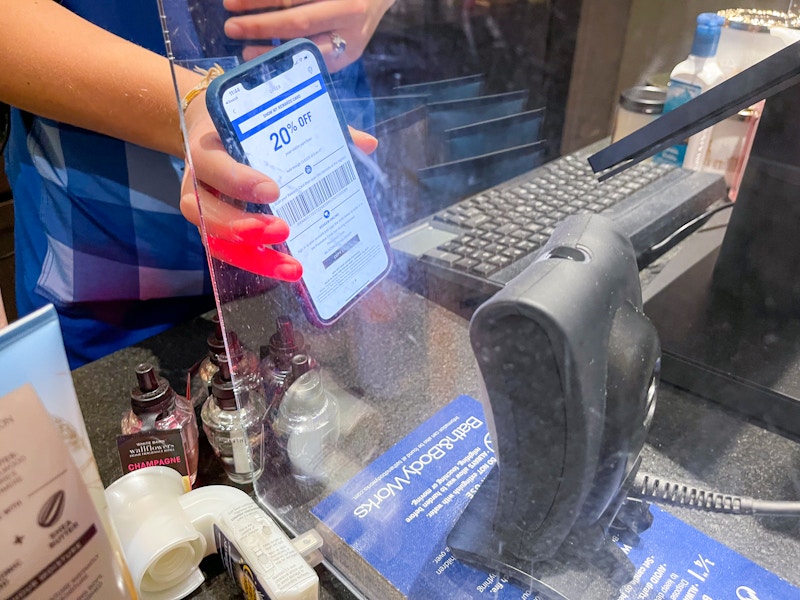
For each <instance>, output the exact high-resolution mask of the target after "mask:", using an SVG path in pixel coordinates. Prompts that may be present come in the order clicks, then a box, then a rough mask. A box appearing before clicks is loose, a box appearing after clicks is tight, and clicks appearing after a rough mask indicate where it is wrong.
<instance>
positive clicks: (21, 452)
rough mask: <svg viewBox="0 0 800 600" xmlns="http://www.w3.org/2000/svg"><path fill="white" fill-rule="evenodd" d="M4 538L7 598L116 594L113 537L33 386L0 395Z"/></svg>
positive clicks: (0, 576) (1, 583)
mask: <svg viewBox="0 0 800 600" xmlns="http://www.w3.org/2000/svg"><path fill="white" fill-rule="evenodd" d="M34 439H35V442H34V443H32V440H34ZM0 536H2V539H3V544H4V546H6V548H7V551H6V552H3V553H2V554H1V555H0V597H2V598H8V599H10V600H22V599H23V598H41V599H56V598H58V599H59V600H61V599H63V600H72V599H77V598H80V599H81V600H89V599H90V598H98V599H99V598H110V597H114V595H113V594H114V593H115V592H114V591H112V590H113V588H114V582H115V576H114V572H113V570H112V568H111V566H110V565H109V564H108V560H109V557H110V556H112V550H111V546H110V544H109V542H108V538H107V537H106V536H105V532H104V531H103V530H102V528H101V525H100V521H99V519H98V517H97V513H96V512H95V510H94V504H93V503H92V501H91V498H90V497H89V493H88V492H87V490H86V488H85V486H84V483H83V479H82V478H81V475H80V473H79V472H78V469H77V468H76V467H75V464H74V463H73V461H72V458H71V455H70V453H69V451H68V450H67V448H66V446H65V445H64V442H63V441H62V439H61V436H60V434H59V432H58V430H57V429H56V427H55V426H54V424H53V423H52V421H51V419H50V415H49V414H48V413H47V411H45V409H44V407H43V406H42V404H41V402H40V401H39V398H38V396H37V395H36V392H35V391H34V389H33V387H32V386H30V385H25V386H23V387H20V388H18V389H16V390H14V391H13V392H11V393H9V394H7V395H5V396H2V397H0Z"/></svg>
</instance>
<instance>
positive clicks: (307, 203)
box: [275, 163, 356, 227]
mask: <svg viewBox="0 0 800 600" xmlns="http://www.w3.org/2000/svg"><path fill="white" fill-rule="evenodd" d="M355 178H356V173H355V170H354V169H353V165H352V164H350V163H345V164H343V165H342V166H341V167H338V168H337V169H334V170H333V171H331V172H330V173H328V174H327V175H325V177H323V178H322V179H320V180H319V181H317V182H316V183H315V184H314V185H312V186H311V187H310V188H308V189H307V190H304V191H302V192H300V193H299V194H297V195H296V196H295V197H294V198H292V199H291V200H289V201H288V202H287V203H286V204H284V205H283V206H281V207H280V208H276V209H275V213H276V214H277V215H278V216H279V217H280V218H281V219H283V220H284V221H286V223H288V224H289V226H290V227H291V226H292V225H294V224H295V223H297V222H298V221H299V220H300V219H302V218H303V217H305V216H306V215H307V214H309V213H310V212H311V211H313V210H314V209H315V208H317V207H318V206H321V205H322V204H324V203H325V202H327V201H328V199H329V198H331V197H332V196H333V195H335V194H336V193H338V192H339V191H341V190H342V189H343V188H345V187H347V185H349V184H350V182H351V181H353V180H354V179H355Z"/></svg>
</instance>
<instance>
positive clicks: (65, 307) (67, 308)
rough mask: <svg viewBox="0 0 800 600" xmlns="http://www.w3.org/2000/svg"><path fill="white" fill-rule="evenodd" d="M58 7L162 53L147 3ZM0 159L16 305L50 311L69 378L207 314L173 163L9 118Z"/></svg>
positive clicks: (355, 73)
mask: <svg viewBox="0 0 800 600" xmlns="http://www.w3.org/2000/svg"><path fill="white" fill-rule="evenodd" d="M63 5H64V6H65V7H66V8H68V9H69V10H71V11H73V12H75V13H76V14H78V15H80V16H81V17H83V18H85V19H86V20H88V21H91V22H93V23H95V24H96V25H99V26H100V27H102V28H104V29H106V30H108V31H110V32H112V33H114V34H116V35H118V36H120V37H123V38H125V39H127V40H129V41H131V42H134V43H136V44H138V45H140V46H143V47H145V48H148V49H150V50H152V51H154V52H157V53H160V54H164V38H163V34H162V31H161V27H160V19H159V14H158V6H157V3H156V1H155V0H146V1H140V2H114V1H104V2H98V1H97V0H72V1H65V2H63ZM171 5H175V6H177V4H176V3H174V2H172V3H171ZM220 5H221V2H220ZM186 17H187V18H189V19H191V17H188V13H187V15H186ZM175 18H178V17H175ZM221 22H222V21H221V20H220V23H221ZM179 41H180V43H184V44H185V46H186V47H187V48H188V47H189V46H191V44H194V43H196V39H185V40H177V39H176V40H175V42H176V45H177V43H178V42H179ZM178 50H179V51H180V49H178ZM175 54H176V57H177V58H180V55H179V53H178V52H176V53H175ZM192 58H193V57H192ZM89 60H90V59H89ZM334 79H335V81H336V83H337V89H338V90H339V91H340V94H344V95H348V94H349V95H352V94H353V91H356V93H357V94H358V95H365V94H366V95H368V89H367V88H366V87H365V83H364V82H365V77H364V71H363V67H362V66H361V65H359V64H356V65H354V66H353V67H352V68H349V69H345V70H344V71H342V72H341V73H339V74H336V76H335V78H334ZM57 81H58V80H57V78H55V79H54V85H57ZM361 116H363V115H359V117H361ZM354 124H356V125H357V126H359V125H360V126H362V127H364V126H369V120H367V121H366V122H365V121H363V120H358V121H356V122H355V123H354ZM5 158H6V168H7V175H8V178H9V181H10V183H11V187H12V191H13V195H14V208H15V246H16V248H15V253H16V294H17V306H18V309H19V311H20V314H26V313H28V312H31V311H33V310H35V309H37V308H39V307H41V306H43V305H45V304H47V303H53V304H54V305H55V307H56V309H57V310H58V312H59V317H60V321H61V327H62V331H63V334H64V339H65V344H66V347H67V355H68V357H69V359H70V366H71V367H72V368H75V367H77V366H80V365H81V364H83V363H85V362H88V361H91V360H94V359H96V358H99V357H101V356H104V355H105V354H108V353H110V352H113V351H114V350H117V349H119V348H122V347H125V346H129V345H131V344H134V343H136V342H139V341H141V340H143V339H145V338H147V337H150V336H152V335H154V334H156V333H158V332H160V331H163V330H164V329H167V328H168V327H170V326H172V325H174V324H176V323H179V322H182V321H185V320H187V319H189V318H190V317H192V316H194V315H196V314H199V313H200V312H202V311H205V310H209V309H211V308H212V307H213V298H212V297H211V292H212V288H211V282H210V277H209V272H208V264H207V259H206V255H205V251H204V247H203V245H202V242H201V239H200V235H199V233H198V231H197V228H196V227H195V226H194V225H192V224H190V223H189V222H188V221H186V219H184V217H183V216H182V215H181V213H180V209H179V200H180V182H181V176H182V170H183V162H182V161H180V160H178V159H176V158H174V157H171V156H168V155H166V154H162V153H159V152H155V151H152V150H148V149H146V148H143V147H140V146H136V145H134V144H130V143H126V142H123V141H121V140H118V139H115V138H111V137H108V136H104V135H101V134H98V133H95V132H92V131H87V130H84V129H80V128H77V127H73V126H70V125H66V124H64V123H59V122H56V121H53V120H50V119H44V118H41V117H38V116H35V115H32V114H29V113H23V112H21V111H19V110H13V111H12V117H11V135H10V138H9V142H8V146H7V150H6V157H5Z"/></svg>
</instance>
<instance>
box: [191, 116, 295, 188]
mask: <svg viewBox="0 0 800 600" xmlns="http://www.w3.org/2000/svg"><path fill="white" fill-rule="evenodd" d="M189 152H190V154H191V157H192V168H193V169H194V171H195V173H197V174H198V179H200V180H201V181H203V182H204V183H205V184H206V185H208V186H209V187H211V188H212V189H215V190H218V191H219V192H220V193H222V194H223V195H224V196H229V197H231V198H236V199H238V200H244V201H245V202H253V203H257V204H266V203H268V202H273V201H275V200H277V199H278V196H279V195H280V190H279V189H278V184H277V183H275V182H274V181H273V180H272V179H270V178H269V177H267V176H266V175H264V174H263V173H260V172H259V171H256V170H255V169H253V168H252V167H250V166H248V165H245V164H242V163H239V162H237V161H236V160H234V159H233V158H232V157H231V156H230V155H229V154H228V152H227V150H225V147H224V146H223V145H222V142H221V141H220V139H219V135H218V134H217V132H216V130H214V129H213V125H211V124H210V120H209V129H204V130H201V131H198V130H197V129H194V130H193V131H190V136H189Z"/></svg>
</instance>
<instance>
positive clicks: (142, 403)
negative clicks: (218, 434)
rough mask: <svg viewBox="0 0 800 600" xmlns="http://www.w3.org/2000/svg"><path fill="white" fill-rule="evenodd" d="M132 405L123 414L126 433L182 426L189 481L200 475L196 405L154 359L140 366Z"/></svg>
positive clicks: (122, 424)
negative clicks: (161, 371)
mask: <svg viewBox="0 0 800 600" xmlns="http://www.w3.org/2000/svg"><path fill="white" fill-rule="evenodd" d="M135 372H136V382H137V386H136V387H135V388H133V390H132V391H131V408H130V410H128V411H127V412H126V413H125V415H124V416H123V417H122V423H121V426H122V433H123V434H126V435H128V434H131V433H140V432H147V431H169V430H180V432H181V441H182V442H183V451H184V454H185V458H186V467H187V471H188V475H189V481H190V482H191V483H192V484H194V482H195V479H196V478H197V460H198V430H197V420H196V418H195V414H194V409H193V407H192V406H190V405H189V401H188V400H187V399H186V398H184V397H183V396H181V395H180V394H177V393H176V392H175V390H173V389H172V386H170V384H169V382H168V381H167V380H166V379H165V378H164V377H159V376H158V373H157V372H156V370H155V367H153V365H151V364H150V363H141V364H140V365H138V366H137V367H136V371H135Z"/></svg>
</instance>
